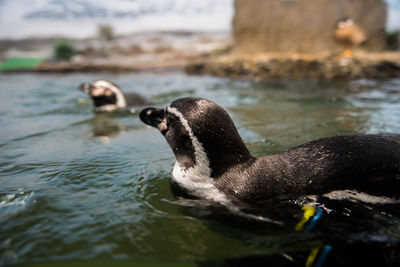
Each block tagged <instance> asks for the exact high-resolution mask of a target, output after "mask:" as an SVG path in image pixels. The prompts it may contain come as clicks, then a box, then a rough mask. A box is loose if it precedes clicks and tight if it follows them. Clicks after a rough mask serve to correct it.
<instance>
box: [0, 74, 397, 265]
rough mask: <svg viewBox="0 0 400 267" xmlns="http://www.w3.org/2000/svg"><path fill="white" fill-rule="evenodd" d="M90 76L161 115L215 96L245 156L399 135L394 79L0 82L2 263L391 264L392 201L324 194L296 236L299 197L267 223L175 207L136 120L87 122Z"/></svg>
mask: <svg viewBox="0 0 400 267" xmlns="http://www.w3.org/2000/svg"><path fill="white" fill-rule="evenodd" d="M100 77H101V78H104V79H109V80H112V81H114V82H116V83H117V84H119V85H120V86H121V88H123V89H124V90H125V91H134V92H138V93H141V94H143V95H146V96H147V97H148V98H150V99H152V100H153V101H154V102H155V103H156V105H159V106H164V105H166V104H168V103H169V102H170V101H172V100H174V99H176V98H179V97H183V96H201V97H206V98H209V99H212V100H214V101H215V102H217V103H219V104H220V105H221V106H223V107H224V108H226V109H227V110H228V112H229V113H230V115H231V116H232V118H233V120H234V121H235V123H236V125H237V127H238V129H239V132H240V134H241V135H242V137H243V139H244V140H245V142H246V144H247V145H248V147H249V149H250V150H251V152H252V153H253V154H254V155H256V156H261V155H266V154H272V153H277V152H280V151H282V150H284V149H286V148H289V147H292V146H294V145H297V144H300V143H303V142H306V141H310V140H312V139H316V138H320V137H325V136H331V135H336V134H350V133H399V132H400V104H399V103H400V80H398V79H397V80H387V81H370V80H359V81H354V82H319V81H271V82H267V83H252V82H247V81H231V80H228V79H219V78H212V77H189V76H185V75H183V74H180V73H167V74H121V75H112V74H101V75H99V74H69V75H47V74H42V75H35V74H7V75H5V74H3V75H0V127H1V130H0V266H1V265H12V264H28V265H29V264H35V263H48V264H49V265H51V264H53V263H54V264H60V262H61V263H64V264H65V265H67V264H69V263H71V262H74V263H75V264H82V265H90V264H91V265H99V264H104V265H106V264H119V265H123V264H139V263H140V264H143V263H148V264H160V265H163V266H164V265H165V264H167V263H171V264H174V265H175V264H178V263H179V264H182V265H185V266H186V265H189V266H194V265H200V266H202V265H204V266H209V265H210V264H211V265H217V266H218V265H223V264H236V266H237V265H240V264H243V265H246V264H247V265H248V264H256V263H258V264H260V263H263V264H267V263H268V264H272V265H279V266H287V265H290V266H292V265H303V266H304V264H305V263H306V261H307V259H308V260H309V261H311V260H312V255H313V254H312V253H316V252H317V250H318V249H319V253H318V255H322V254H323V253H322V251H323V250H324V249H328V250H329V248H331V252H330V254H328V253H327V255H328V258H327V263H329V262H333V263H334V264H338V263H345V264H349V265H350V264H357V263H360V258H365V261H366V262H367V263H371V262H372V263H375V262H376V263H377V264H379V265H381V263H387V262H389V263H391V264H393V262H395V263H398V262H399V249H398V242H399V241H400V214H399V213H398V211H397V210H398V205H397V204H393V203H390V204H385V205H384V203H386V202H385V201H380V200H379V199H378V200H377V202H374V203H364V202H360V201H359V200H357V199H358V198H356V197H354V198H350V199H348V200H341V201H334V200H330V199H328V198H322V199H320V200H319V202H320V203H319V204H320V207H321V209H320V210H321V211H322V212H323V213H322V214H323V215H322V217H321V219H320V220H319V221H317V222H316V226H315V227H314V229H312V230H307V231H304V230H305V229H306V226H307V225H310V224H311V223H310V222H306V223H305V226H304V227H300V228H301V230H299V231H296V230H294V228H295V226H296V225H297V224H298V223H299V222H300V221H301V218H302V212H303V211H302V210H301V205H300V204H302V202H301V200H297V202H296V203H294V204H293V203H288V205H289V204H291V205H289V206H290V208H288V209H282V208H278V210H274V209H271V212H276V214H278V213H279V214H282V216H281V217H284V218H287V219H286V220H283V225H275V224H271V223H265V222H255V221H251V220H248V219H243V218H238V216H234V215H229V214H224V213H222V214H220V213H219V212H218V211H213V210H212V209H208V208H204V207H203V208H202V207H199V206H198V205H197V204H198V203H197V204H196V203H192V204H193V205H189V204H188V202H185V201H182V200H178V199H176V198H175V197H174V195H173V194H172V193H171V191H170V187H169V186H170V185H169V179H170V171H171V169H172V165H173V163H174V158H173V154H172V152H171V151H170V148H169V147H168V145H167V144H166V142H165V140H164V139H163V137H162V136H161V134H160V133H159V132H158V131H156V130H154V129H152V128H150V127H147V126H145V125H144V124H142V123H141V122H140V120H139V118H138V116H137V112H136V113H133V114H132V113H129V112H118V113H115V114H97V115H96V114H94V113H93V109H92V105H91V102H90V100H89V99H88V98H87V97H86V96H85V95H83V94H82V93H81V92H79V91H78V90H77V89H76V87H77V86H78V85H79V84H80V83H82V82H89V81H93V80H95V79H97V78H100ZM350 194H354V192H350ZM367 198H368V196H367ZM292 215H293V216H292ZM318 258H321V256H317V257H316V259H318ZM111 262H112V263H111ZM314 262H316V261H314Z"/></svg>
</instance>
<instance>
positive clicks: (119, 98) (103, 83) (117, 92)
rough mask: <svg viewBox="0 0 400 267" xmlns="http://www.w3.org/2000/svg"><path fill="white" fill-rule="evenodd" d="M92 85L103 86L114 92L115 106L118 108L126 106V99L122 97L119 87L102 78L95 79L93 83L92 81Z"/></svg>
mask: <svg viewBox="0 0 400 267" xmlns="http://www.w3.org/2000/svg"><path fill="white" fill-rule="evenodd" d="M93 85H94V86H95V87H105V88H108V89H109V90H111V91H112V92H113V93H114V94H115V96H116V97H117V103H116V105H117V107H119V108H124V107H126V100H125V97H124V95H123V94H122V92H121V90H120V89H119V88H116V87H115V86H114V85H113V84H111V83H109V82H107V81H104V80H99V81H96V82H95V83H93Z"/></svg>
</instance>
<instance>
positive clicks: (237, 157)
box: [204, 138, 254, 178]
mask: <svg viewBox="0 0 400 267" xmlns="http://www.w3.org/2000/svg"><path fill="white" fill-rule="evenodd" d="M204 150H205V152H206V154H207V157H208V161H209V166H210V169H211V177H212V178H218V177H219V176H221V175H222V174H224V173H225V172H226V171H228V170H229V169H230V168H232V167H234V166H237V165H238V164H242V163H246V162H249V161H252V160H253V159H254V157H253V156H252V155H251V154H250V152H249V150H248V149H247V147H246V145H245V144H244V142H243V140H242V139H241V138H239V139H236V140H231V139H226V140H219V142H218V143H212V144H208V145H206V146H205V148H204Z"/></svg>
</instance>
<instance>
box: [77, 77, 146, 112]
mask: <svg viewBox="0 0 400 267" xmlns="http://www.w3.org/2000/svg"><path fill="white" fill-rule="evenodd" d="M78 89H79V90H81V91H82V92H84V93H86V94H88V95H89V96H90V97H91V98H92V100H93V104H94V106H95V110H96V111H114V110H117V109H122V108H126V107H130V106H144V105H151V104H152V103H151V102H150V101H148V100H147V99H146V98H144V97H143V96H141V95H139V94H136V93H125V94H124V93H122V90H121V89H120V88H119V86H118V85H116V84H115V83H112V82H109V81H106V80H97V81H95V82H93V83H83V84H81V85H80V86H79V87H78Z"/></svg>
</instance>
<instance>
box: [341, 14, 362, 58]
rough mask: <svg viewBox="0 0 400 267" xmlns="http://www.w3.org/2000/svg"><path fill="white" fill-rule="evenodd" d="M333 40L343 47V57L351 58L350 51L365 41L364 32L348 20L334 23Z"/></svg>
mask: <svg viewBox="0 0 400 267" xmlns="http://www.w3.org/2000/svg"><path fill="white" fill-rule="evenodd" d="M334 38H335V40H336V41H337V42H338V43H339V44H341V45H342V46H343V47H344V52H343V56H344V57H347V58H350V57H352V49H353V48H356V47H358V46H359V45H361V44H362V43H363V42H365V41H366V40H367V37H366V35H365V32H364V31H363V30H362V29H361V27H359V26H358V25H357V24H355V23H354V21H353V20H352V19H350V18H344V19H341V20H340V21H338V22H337V23H336V27H335V32H334Z"/></svg>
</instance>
